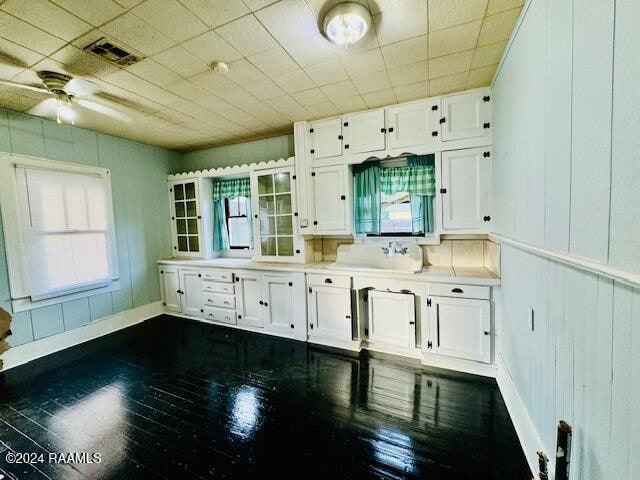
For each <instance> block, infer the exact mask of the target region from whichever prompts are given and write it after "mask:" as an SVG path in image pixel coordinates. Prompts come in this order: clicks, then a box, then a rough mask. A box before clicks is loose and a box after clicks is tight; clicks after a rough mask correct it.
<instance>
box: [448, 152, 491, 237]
mask: <svg viewBox="0 0 640 480" xmlns="http://www.w3.org/2000/svg"><path fill="white" fill-rule="evenodd" d="M490 189H491V148H490V147H485V148H470V149H466V150H454V151H451V152H442V169H441V189H440V192H441V196H442V228H443V230H488V228H489V225H490V221H491V195H490V193H491V192H490Z"/></svg>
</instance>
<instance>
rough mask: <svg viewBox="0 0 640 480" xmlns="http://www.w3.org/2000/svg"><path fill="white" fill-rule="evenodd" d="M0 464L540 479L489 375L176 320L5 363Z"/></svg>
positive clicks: (118, 471)
mask: <svg viewBox="0 0 640 480" xmlns="http://www.w3.org/2000/svg"><path fill="white" fill-rule="evenodd" d="M83 452H86V453H87V454H88V455H89V456H90V455H91V454H93V453H98V454H100V456H101V462H100V463H76V464H65V463H55V462H50V461H49V460H50V459H49V455H50V454H60V453H64V454H66V453H78V454H79V453H83ZM16 453H31V454H34V455H33V457H34V458H32V459H31V460H34V463H32V464H15V463H10V462H9V461H7V458H9V459H11V455H9V457H7V455H8V454H16ZM41 458H42V459H43V460H44V461H42V462H40V459H41ZM56 459H57V460H59V456H57V457H56ZM79 460H91V458H88V459H82V458H80V459H79ZM1 475H4V478H9V479H13V478H20V479H23V478H24V479H32V478H38V479H39V478H55V479H76V478H94V479H112V478H156V477H158V478H167V479H183V478H184V479H189V478H220V479H222V478H234V479H235V478H252V479H260V478H268V476H271V477H272V478H273V477H274V476H275V478H292V477H295V478H300V479H302V478H325V479H347V478H394V479H395V478H398V479H399V478H422V479H430V480H441V479H442V480H445V479H447V480H448V479H474V480H481V479H482V480H484V479H491V480H497V479H509V480H529V479H530V477H531V476H530V473H529V470H528V467H527V464H526V461H525V458H524V456H523V454H522V451H521V449H520V446H519V443H518V439H517V437H516V434H515V431H514V428H513V425H512V423H511V420H510V418H509V415H508V413H507V410H506V407H505V405H504V402H503V400H502V397H501V395H500V393H499V391H498V388H497V386H496V384H495V382H494V381H493V380H489V379H483V378H481V377H475V376H471V375H461V374H453V373H447V372H444V371H441V370H429V369H425V368H424V367H421V366H420V365H419V364H417V363H413V362H410V361H406V360H403V359H398V358H396V357H390V356H384V357H379V356H370V355H367V354H366V353H363V354H361V355H350V354H345V353H344V352H336V351H328V350H325V349H320V348H317V347H313V346H310V345H308V344H305V343H302V342H295V341H290V340H284V339H278V338H274V337H269V336H266V335H258V334H251V333H245V332H240V331H236V330H232V329H226V328H221V327H214V326H211V325H205V324H200V323H196V322H190V321H186V320H182V319H176V318H172V317H169V316H163V317H158V318H155V319H153V320H150V321H147V322H145V323H143V324H140V325H137V326H135V327H132V328H129V329H126V330H123V331H121V332H118V333H115V334H112V335H109V336H106V337H102V338H100V339H98V340H94V341H91V342H88V343H85V344H83V345H80V346H78V347H75V348H72V349H69V350H66V351H64V352H61V353H58V354H54V355H50V356H48V357H46V358H43V359H40V360H38V361H36V362H32V363H31V364H28V365H26V366H22V367H19V368H16V369H13V370H10V371H9V372H6V373H5V374H0V478H2V477H1Z"/></svg>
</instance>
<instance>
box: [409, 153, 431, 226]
mask: <svg viewBox="0 0 640 480" xmlns="http://www.w3.org/2000/svg"><path fill="white" fill-rule="evenodd" d="M407 165H409V168H411V169H414V170H417V171H418V172H420V171H422V173H420V174H416V175H415V176H416V177H417V176H423V177H424V178H426V187H425V189H424V191H426V193H425V194H420V193H417V192H413V193H411V192H410V193H411V196H410V201H411V218H412V223H413V225H412V231H413V233H425V234H426V233H433V231H434V220H433V197H434V196H435V193H436V177H435V174H436V157H435V155H420V156H417V155H414V156H411V157H408V158H407Z"/></svg>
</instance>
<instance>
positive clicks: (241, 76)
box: [227, 58, 267, 86]
mask: <svg viewBox="0 0 640 480" xmlns="http://www.w3.org/2000/svg"><path fill="white" fill-rule="evenodd" d="M227 78H229V80H231V81H232V82H234V83H236V84H238V85H241V86H244V85H251V84H253V83H258V82H260V81H262V80H264V79H265V78H267V76H266V75H265V74H264V73H262V72H261V71H260V70H258V68H256V67H255V66H254V65H253V64H251V63H249V61H247V60H246V59H244V58H242V59H240V60H236V61H235V62H232V63H230V64H229V73H228V74H227Z"/></svg>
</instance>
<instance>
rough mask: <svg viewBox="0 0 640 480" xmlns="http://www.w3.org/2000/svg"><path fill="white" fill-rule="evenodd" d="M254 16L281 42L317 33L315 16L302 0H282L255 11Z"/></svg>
mask: <svg viewBox="0 0 640 480" xmlns="http://www.w3.org/2000/svg"><path fill="white" fill-rule="evenodd" d="M256 17H258V20H260V23H262V25H264V26H265V27H266V28H267V30H269V32H271V35H273V36H274V37H275V38H276V39H277V40H278V41H279V42H280V43H281V44H286V43H291V42H294V41H296V40H300V39H303V38H307V37H310V36H312V35H314V34H316V33H319V32H318V24H317V21H316V18H315V16H314V15H313V13H312V12H311V10H310V9H309V7H308V6H307V4H306V3H305V2H304V0H282V1H280V2H277V3H275V4H273V5H270V6H268V7H266V8H263V9H262V10H259V11H257V12H256Z"/></svg>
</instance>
